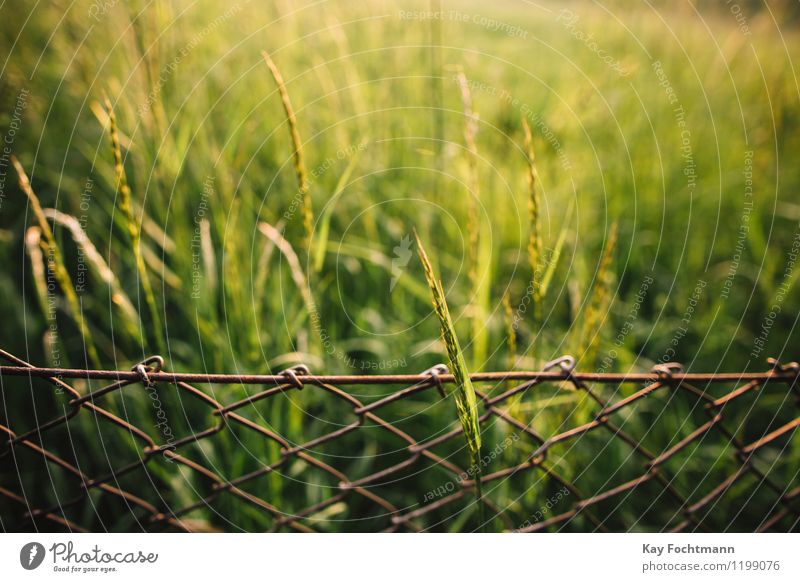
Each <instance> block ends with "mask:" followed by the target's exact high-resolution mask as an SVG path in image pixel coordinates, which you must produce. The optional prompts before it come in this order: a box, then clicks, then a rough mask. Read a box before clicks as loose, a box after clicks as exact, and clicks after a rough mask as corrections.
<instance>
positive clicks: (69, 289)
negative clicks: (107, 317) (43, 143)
mask: <svg viewBox="0 0 800 582" xmlns="http://www.w3.org/2000/svg"><path fill="white" fill-rule="evenodd" d="M11 163H12V164H13V166H14V169H15V170H16V172H17V178H18V180H19V187H20V189H21V190H22V191H23V192H24V193H25V196H27V197H28V202H29V203H30V205H31V210H33V215H34V216H35V217H36V221H37V222H38V223H39V228H40V229H41V234H42V235H43V236H44V242H45V244H46V245H47V246H46V250H47V262H48V266H49V267H50V269H51V270H52V272H53V276H54V277H55V278H56V281H58V285H59V287H61V292H62V293H64V297H65V298H66V300H67V309H68V311H69V315H70V317H71V318H72V320H73V321H74V322H75V324H76V325H77V326H78V330H79V331H80V333H81V336H82V337H83V344H84V346H85V349H86V355H87V356H88V358H89V360H90V361H91V362H92V364H93V365H95V366H97V367H100V356H98V354H97V348H95V346H94V341H92V334H91V332H90V331H89V327H88V326H87V325H86V320H85V319H84V318H83V311H82V309H81V304H80V301H78V295H77V294H76V293H75V287H74V286H73V285H72V279H71V278H70V276H69V272H68V271H67V268H66V266H65V265H64V258H63V255H62V254H61V248H60V247H59V246H58V242H56V238H55V236H54V235H53V229H51V228H50V223H49V222H47V217H46V216H45V214H44V210H42V205H41V204H40V203H39V197H38V196H36V193H35V192H34V191H33V187H32V186H31V182H30V180H29V179H28V175H27V174H26V173H25V169H24V168H23V167H22V164H20V163H19V160H17V158H16V157H15V156H11ZM46 316H47V314H45V317H46Z"/></svg>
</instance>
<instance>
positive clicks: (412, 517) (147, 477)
mask: <svg viewBox="0 0 800 582" xmlns="http://www.w3.org/2000/svg"><path fill="white" fill-rule="evenodd" d="M0 356H2V358H3V359H4V360H5V361H6V362H7V363H8V364H9V365H6V366H2V367H0V381H2V392H3V403H4V405H3V412H4V416H3V417H2V419H0V420H2V421H3V424H2V425H0V430H1V431H2V432H3V433H4V436H5V439H4V440H5V441H6V442H5V443H3V445H2V449H0V455H2V463H3V466H2V469H3V472H2V478H3V481H2V486H0V504H2V505H0V507H2V511H1V512H0V519H1V520H2V527H3V529H4V530H6V531H24V530H34V529H35V530H39V531H49V530H56V531H58V530H72V531H84V530H100V531H104V530H129V531H141V530H145V531H175V530H182V531H197V530H207V529H224V530H231V531H233V530H235V531H238V530H251V529H264V530H268V531H287V530H296V531H329V530H333V531H437V530H452V529H460V530H469V529H476V527H477V526H476V525H475V514H476V513H477V512H474V511H472V512H471V508H472V509H474V506H475V504H476V501H475V498H474V496H473V492H474V489H475V482H474V478H475V475H476V472H475V471H474V470H473V469H471V468H470V467H465V465H464V464H463V463H459V460H463V459H465V458H466V457H465V456H464V453H463V451H462V449H463V446H462V444H463V442H462V441H463V438H462V436H461V429H460V428H459V426H458V424H457V423H456V422H452V423H447V424H446V425H444V426H443V425H442V423H441V421H440V420H437V421H436V422H428V423H427V424H426V422H424V420H425V419H426V418H429V417H430V418H431V419H440V418H442V415H443V414H444V413H443V411H450V410H451V408H454V407H453V406H452V402H450V401H449V400H448V399H447V398H446V393H447V391H446V388H447V386H448V384H449V383H452V381H453V378H452V376H450V375H449V374H448V373H447V370H446V368H444V367H442V366H439V367H435V368H432V369H430V370H427V371H425V372H423V373H422V374H419V375H391V376H314V375H311V374H309V373H308V370H306V369H305V368H304V367H302V366H301V367H296V368H292V369H290V370H286V371H284V372H282V373H281V374H276V375H261V376H248V375H235V376H234V375H228V376H224V375H214V374H202V373H201V374H178V373H169V372H165V371H163V370H162V369H161V365H162V361H161V359H160V358H158V357H154V358H150V359H149V360H147V361H145V362H143V363H142V364H140V365H137V366H136V367H135V368H134V369H133V370H131V371H100V370H67V369H52V368H36V367H33V366H32V365H31V364H29V363H27V362H25V361H23V360H22V359H20V358H18V357H16V356H14V355H12V354H9V353H7V352H4V351H2V350H0ZM572 364H574V362H573V361H572V360H571V358H569V357H565V358H561V359H559V360H556V361H554V362H552V363H551V365H550V366H549V367H547V368H546V369H545V370H543V371H540V372H520V371H515V372H508V373H482V374H474V375H473V380H474V381H475V382H476V387H477V389H478V396H479V399H480V407H481V410H480V413H481V417H480V420H481V426H482V431H483V432H484V449H485V451H487V454H486V456H485V457H484V460H485V466H483V467H482V476H481V477H480V478H481V479H482V482H483V484H484V487H483V489H484V491H485V492H486V494H485V495H484V497H483V498H482V500H481V501H480V503H483V504H485V515H486V516H487V520H488V521H489V522H490V523H491V524H492V528H493V529H492V531H500V530H513V531H627V530H649V531H722V530H726V531H727V530H738V531H742V530H747V531H750V530H754V531H796V530H797V529H798V523H799V521H800V499H799V498H800V486H798V483H797V481H798V479H797V477H798V470H799V469H800V468H799V467H798V466H797V463H796V460H797V458H798V456H797V454H796V453H797V452H798V443H797V439H796V438H795V436H796V434H795V429H796V428H797V427H798V425H800V417H798V416H797V409H798V407H800V393H799V392H798V386H797V378H798V373H799V372H800V368H799V367H798V365H797V364H795V363H793V364H789V365H780V364H779V363H777V362H775V361H772V362H771V366H772V367H771V368H770V369H768V370H766V371H765V372H758V373H752V372H751V373H739V374H721V373H711V374H688V373H684V372H683V370H682V368H680V366H677V365H666V366H660V367H656V368H654V369H653V371H652V372H650V373H642V374H600V373H579V372H576V371H574V370H573V369H572V368H573V366H572ZM97 382H103V383H104V385H103V386H102V387H95V384H96V383H97ZM76 383H77V384H76ZM201 383H202V384H203V385H204V386H205V387H206V388H204V389H199V388H197V387H196V386H195V385H193V384H201ZM71 384H72V385H71ZM78 384H80V385H81V386H82V388H83V389H82V390H80V391H79V390H78V389H76V387H75V385H78ZM226 385H227V386H226ZM231 386H233V387H234V388H235V389H231ZM254 386H255V388H254ZM136 387H139V388H142V387H143V388H144V389H145V390H146V391H147V394H148V395H149V396H150V400H151V401H152V402H156V401H158V402H159V403H160V402H161V401H160V400H159V398H161V399H163V400H164V404H163V407H164V410H166V409H167V408H169V412H166V411H165V412H164V413H163V415H162V414H161V413H160V412H157V413H156V414H154V415H153V414H151V415H150V417H149V418H148V417H147V415H146V414H145V415H143V414H142V413H141V410H142V409H141V408H140V409H137V408H136V405H135V402H133V401H130V400H125V399H124V398H121V396H124V395H125V393H126V390H133V389H135V388H136ZM367 387H372V388H373V389H374V391H373V392H369V390H368V389H367ZM221 388H226V389H221ZM545 389H549V390H551V394H552V395H553V396H552V397H559V396H563V395H567V396H568V397H569V398H571V400H570V402H569V403H568V404H567V406H566V409H569V410H570V412H569V413H565V414H563V415H561V416H558V417H557V418H553V416H554V415H555V413H554V412H553V410H556V409H557V407H556V409H553V408H546V409H545V410H544V411H539V412H532V411H533V410H534V409H532V408H530V407H526V406H525V405H524V404H525V403H526V402H527V401H528V400H529V399H530V396H531V395H532V394H534V393H536V392H537V391H540V390H545ZM19 392H23V393H25V394H26V395H27V396H29V398H30V400H29V404H26V405H20V404H19V402H20V399H19ZM154 394H155V395H156V397H155V398H154V397H153V395H154ZM625 394H627V395H625ZM301 396H302V399H303V400H302V401H301V402H300V404H301V405H302V411H303V414H304V415H305V416H301V417H300V424H299V425H298V423H297V422H296V420H297V419H295V422H294V427H293V430H295V432H299V433H300V434H313V435H315V436H313V438H308V439H306V440H305V441H301V440H300V439H296V438H290V437H289V436H286V435H284V434H281V433H280V432H279V431H278V430H277V429H276V428H275V426H274V425H275V424H276V423H275V422H273V418H271V417H270V416H269V414H272V415H278V416H280V417H281V418H285V417H291V416H292V412H291V410H288V408H289V407H284V408H281V407H280V406H278V405H277V403H278V400H279V399H280V400H281V401H283V402H289V401H290V397H291V398H295V399H298V398H301ZM115 397H116V398H117V399H116V400H114V398H115ZM367 400H369V402H367ZM167 401H169V402H174V403H177V404H178V405H179V406H178V407H175V406H172V407H170V406H171V405H169V404H168V402H167ZM14 402H16V403H17V404H13V406H14V409H11V408H10V407H11V406H12V404H9V403H14ZM292 402H294V405H297V401H296V400H295V401H292ZM270 403H272V404H270ZM312 403H316V404H312ZM159 405H160V406H161V404H159ZM270 406H271V408H270ZM298 406H299V405H297V406H295V408H297V409H298V410H299V408H298ZM314 406H317V407H318V408H317V409H315V408H314ZM265 409H268V413H267V414H268V415H267V416H264V415H263V414H260V413H259V410H260V411H262V412H263V411H264V410H265ZM563 409H564V407H562V410H563ZM147 410H150V412H151V413H152V410H153V409H151V408H148V409H147ZM159 410H162V409H161V408H159ZM198 410H199V411H200V413H199V414H198V413H197V411H198ZM287 410H288V411H287ZM315 410H319V411H320V412H313V411H315ZM434 410H435V414H434V413H433V412H432V411H434ZM176 411H178V412H176ZM192 411H194V412H192ZM203 411H205V414H203ZM325 412H328V413H329V415H328V416H327V417H325V418H323V416H324V413H325ZM251 413H254V414H255V415H256V417H255V419H254V418H253V414H251ZM181 414H182V415H183V418H181ZM297 414H298V413H297V411H295V416H297ZM169 415H173V420H172V422H173V423H174V425H175V431H176V432H175V433H172V432H170V433H169V434H168V433H166V432H165V431H164V430H163V429H164V425H163V423H162V422H159V419H161V417H162V416H164V417H168V416H169ZM641 415H649V416H648V417H647V419H646V420H645V421H644V422H636V423H634V422H632V421H631V419H632V418H635V417H637V416H641ZM445 416H446V414H445ZM451 416H452V415H451ZM409 417H413V418H414V421H413V423H412V424H411V425H410V426H413V427H414V428H415V429H416V430H418V431H419V430H422V429H423V428H424V430H425V434H416V435H415V434H409V433H408V432H406V430H405V429H404V428H403V427H404V422H405V421H407V420H408V418H409ZM729 417H730V418H729ZM198 418H201V419H203V421H202V422H198ZM453 418H454V417H453ZM665 418H669V419H671V420H670V422H672V423H673V424H671V425H670V428H668V429H666V431H659V430H658V429H657V427H658V425H659V423H660V422H661V420H663V419H665ZM79 419H83V422H82V423H78V422H77V421H78V420H79ZM676 419H679V421H680V422H679V424H678V425H677V426H679V430H678V429H675V428H674V427H675V426H676V425H675V424H674V422H675V420H676ZM700 419H703V421H702V422H700ZM753 419H756V420H757V421H758V422H756V425H755V426H753V422H751V421H752V420H753ZM765 419H766V420H765ZM183 421H185V422H183ZM181 423H183V424H181ZM291 424H292V422H291V421H290V422H289V425H291ZM178 425H180V426H183V427H184V428H183V430H181V429H180V428H179V426H178ZM537 425H540V426H537ZM331 426H333V427H335V428H334V429H333V430H329V429H330V427H331ZM644 426H646V427H647V430H646V431H644V432H645V433H646V434H638V433H634V432H633V430H632V429H629V427H634V428H637V427H638V428H639V429H640V432H641V428H642V427H644ZM546 430H549V432H544V431H546ZM87 432H88V433H90V434H89V435H86V434H83V433H87ZM224 433H230V435H229V436H231V437H232V438H230V439H228V445H227V447H228V448H227V449H226V448H225V447H221V448H220V449H219V450H217V449H214V451H215V452H214V454H213V455H211V454H209V450H211V449H212V448H213V447H215V446H217V443H218V441H219V440H220V439H221V435H222V434H224ZM600 435H604V436H603V438H595V437H599V436H600ZM665 435H666V436H665ZM166 436H169V439H166V438H165V437H166ZM356 436H358V438H354V437H356ZM86 439H88V440H86ZM118 442H121V443H123V444H126V445H128V448H127V449H126V448H125V447H122V448H118V447H117V444H118ZM259 442H263V443H265V448H263V449H259V448H258V444H257V443H259ZM253 443H256V445H254V444H253ZM375 443H381V446H380V447H379V446H377V445H375ZM612 445H613V446H612ZM619 445H621V446H619ZM334 447H335V450H334V452H331V449H333V448H334ZM128 449H130V450H133V451H134V454H133V455H132V456H131V457H130V458H129V457H127V456H126V454H124V453H122V452H119V451H125V450H128ZM101 451H102V452H101ZM342 451H349V452H351V453H352V454H349V455H348V454H344V453H343V452H342ZM702 451H705V452H706V453H704V454H701V452H702ZM708 451H711V452H710V453H708ZM606 453H608V455H606ZM790 453H794V454H793V455H792V454H790ZM604 455H605V456H604ZM240 457H244V458H246V460H247V462H244V461H242V462H240V461H239V460H238V459H239V458H240ZM581 459H582V460H581ZM586 459H590V461H586ZM237 463H238V464H237ZM576 465H579V466H576ZM101 469H102V470H101ZM90 471H93V472H90ZM587 476H590V477H591V480H590V481H589V483H590V485H589V486H588V487H587V486H586V485H585V484H582V482H584V481H586V478H587ZM176 480H177V481H176ZM186 483H190V484H191V485H190V486H189V487H188V488H187V487H184V488H183V492H182V493H180V492H179V493H175V491H172V490H171V488H175V487H178V485H179V484H184V485H185V484H186ZM437 483H438V485H437ZM509 483H513V484H514V485H513V487H509V485H508V484H509ZM598 483H599V485H598ZM309 484H310V485H309ZM504 487H506V489H503V488H504ZM309 491H310V493H309ZM502 491H506V493H505V494H502V495H501V493H502ZM520 492H521V493H520ZM554 492H556V493H554ZM409 499H411V500H412V501H413V502H409ZM286 500H291V501H286ZM723 500H724V503H723ZM284 501H286V503H285V504H284ZM245 506H247V507H250V508H252V509H251V510H249V511H248V512H244V513H246V514H247V515H250V514H251V513H252V511H255V512H256V513H257V514H259V516H261V517H263V518H264V519H266V520H267V521H268V524H267V526H266V527H263V526H262V525H261V524H262V523H263V522H261V521H259V520H258V519H256V518H247V519H241V518H240V517H237V516H241V515H242V514H243V511H242V508H243V507H245ZM470 512H471V513H470ZM262 514H263V515H262ZM343 514H344V515H345V516H346V517H341V518H339V517H337V516H341V515H343ZM651 514H652V515H651ZM198 515H203V516H205V517H203V518H202V519H201V518H198V517H197V516H198ZM470 516H471V517H470ZM248 520H249V521H248ZM459 520H460V521H459Z"/></svg>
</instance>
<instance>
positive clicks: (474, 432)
mask: <svg viewBox="0 0 800 582" xmlns="http://www.w3.org/2000/svg"><path fill="white" fill-rule="evenodd" d="M414 236H415V237H416V239H417V254H418V255H419V260H420V262H421V263H422V268H423V269H424V271H425V280H426V281H427V282H428V287H430V290H431V296H432V298H433V309H434V311H435V312H436V317H437V318H438V320H439V326H440V327H441V331H442V341H443V342H444V345H445V347H446V348H447V357H448V359H449V360H450V372H451V373H452V374H453V376H454V377H455V384H456V389H455V391H454V398H455V401H456V410H457V411H458V419H459V421H460V422H461V426H462V428H463V429H464V436H465V438H466V439H467V447H468V448H469V453H470V460H471V463H472V469H473V472H474V475H475V498H476V503H477V504H478V510H479V512H480V521H481V526H483V525H484V523H485V520H484V517H483V503H482V496H483V495H482V490H481V489H482V488H481V465H480V463H481V429H480V423H479V422H478V399H477V397H476V395H475V388H474V387H473V386H472V381H471V380H470V378H469V371H468V370H467V363H466V360H465V359H464V354H463V352H462V351H461V345H460V344H459V342H458V336H456V330H455V326H454V325H453V320H452V318H451V317H450V311H449V309H448V308H447V300H446V298H445V295H444V289H443V288H442V282H441V281H440V280H439V279H437V278H436V275H435V274H434V272H433V265H432V264H431V262H430V259H428V254H427V253H426V252H425V247H424V246H423V245H422V241H421V240H420V238H419V235H418V234H417V231H416V229H415V230H414Z"/></svg>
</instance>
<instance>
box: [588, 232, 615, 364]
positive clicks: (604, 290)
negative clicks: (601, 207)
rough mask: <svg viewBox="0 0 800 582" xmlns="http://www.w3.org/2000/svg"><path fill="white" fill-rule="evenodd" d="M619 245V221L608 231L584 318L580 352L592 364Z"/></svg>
mask: <svg viewBox="0 0 800 582" xmlns="http://www.w3.org/2000/svg"><path fill="white" fill-rule="evenodd" d="M616 246H617V223H616V222H614V223H613V224H612V225H611V228H610V229H609V232H608V238H607V239H606V244H605V248H604V250H603V255H602V257H601V259H600V266H599V267H598V268H597V277H596V278H595V281H594V285H593V286H592V293H591V296H590V297H589V303H588V306H587V308H586V314H585V316H584V318H583V321H584V324H583V330H582V333H581V342H580V347H579V350H578V354H580V355H581V356H583V357H584V358H585V360H586V361H587V362H588V363H589V364H591V363H593V360H594V350H595V346H596V345H597V339H598V336H599V335H600V327H601V318H602V316H603V314H604V313H605V312H606V310H607V308H608V305H609V303H610V299H611V279H612V270H611V262H612V260H613V258H614V249H615V248H616Z"/></svg>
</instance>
